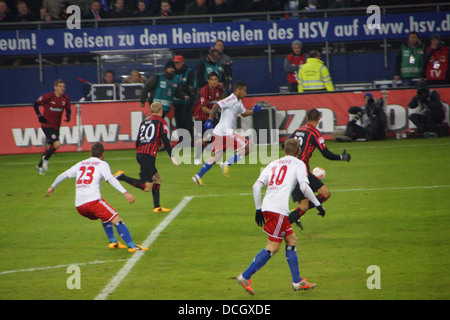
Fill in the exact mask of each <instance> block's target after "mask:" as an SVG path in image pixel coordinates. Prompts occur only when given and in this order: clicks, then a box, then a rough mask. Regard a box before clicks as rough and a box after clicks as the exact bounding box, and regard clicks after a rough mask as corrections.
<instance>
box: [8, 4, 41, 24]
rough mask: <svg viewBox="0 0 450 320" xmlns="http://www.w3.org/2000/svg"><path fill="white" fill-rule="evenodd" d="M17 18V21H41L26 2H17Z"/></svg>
mask: <svg viewBox="0 0 450 320" xmlns="http://www.w3.org/2000/svg"><path fill="white" fill-rule="evenodd" d="M16 7H17V16H16V18H15V19H14V20H15V21H21V22H24V21H37V20H39V19H38V18H37V17H36V15H35V14H33V13H32V12H31V11H30V9H28V6H27V4H26V3H25V2H23V1H19V2H17V5H16Z"/></svg>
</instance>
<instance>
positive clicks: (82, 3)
mask: <svg viewBox="0 0 450 320" xmlns="http://www.w3.org/2000/svg"><path fill="white" fill-rule="evenodd" d="M92 2H93V1H92V0H69V3H70V4H73V5H76V6H78V7H80V10H81V16H84V15H85V14H86V13H87V12H88V11H89V9H90V7H91V4H92Z"/></svg>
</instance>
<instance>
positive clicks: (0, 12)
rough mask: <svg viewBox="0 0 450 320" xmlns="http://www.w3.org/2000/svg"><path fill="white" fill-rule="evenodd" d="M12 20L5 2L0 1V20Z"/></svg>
mask: <svg viewBox="0 0 450 320" xmlns="http://www.w3.org/2000/svg"><path fill="white" fill-rule="evenodd" d="M13 20H14V19H13V16H12V15H11V12H10V10H9V8H8V5H7V4H6V2H5V1H0V22H11V21H13Z"/></svg>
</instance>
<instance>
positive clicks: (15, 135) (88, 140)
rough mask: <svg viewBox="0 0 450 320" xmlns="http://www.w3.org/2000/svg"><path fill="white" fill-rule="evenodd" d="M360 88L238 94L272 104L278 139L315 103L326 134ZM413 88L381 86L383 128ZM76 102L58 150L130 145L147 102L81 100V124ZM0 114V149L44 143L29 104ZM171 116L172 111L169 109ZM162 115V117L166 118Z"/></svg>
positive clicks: (36, 148)
mask: <svg viewBox="0 0 450 320" xmlns="http://www.w3.org/2000/svg"><path fill="white" fill-rule="evenodd" d="M437 91H438V92H439V93H440V95H441V100H442V101H443V102H444V105H445V108H446V109H447V115H446V116H447V119H446V121H447V122H448V120H449V112H448V110H449V109H448V105H447V103H450V88H439V89H437ZM371 92H372V94H373V96H374V98H376V99H377V98H382V97H383V92H382V91H371ZM364 93H365V92H355V93H353V92H334V93H324V94H292V95H272V96H256V97H247V98H245V99H244V105H245V106H246V108H247V109H248V108H251V107H253V105H255V104H256V103H257V102H258V101H265V102H267V103H269V104H270V105H272V106H274V107H276V109H277V117H276V118H277V121H276V123H277V128H276V129H279V133H280V140H284V138H285V137H287V136H289V135H290V134H291V133H292V132H294V130H295V129H297V128H298V127H299V126H300V125H302V124H303V123H304V122H305V117H306V112H307V111H308V110H310V109H312V108H319V109H320V111H321V112H322V121H321V123H320V124H319V129H320V130H321V131H322V133H323V134H324V136H325V138H326V139H330V138H331V134H332V132H333V131H334V130H336V128H339V127H341V128H342V127H345V125H346V124H347V121H348V119H349V117H348V108H349V107H351V106H361V105H364V99H363V95H364ZM415 93H416V92H415V90H414V89H405V90H390V91H386V92H385V93H384V94H385V98H386V101H387V106H386V113H387V116H388V130H389V131H390V132H400V131H404V130H406V129H408V128H409V127H410V126H411V123H410V122H409V121H408V109H407V105H408V103H409V101H410V100H411V98H412V97H413V96H414V95H415ZM75 114H76V106H75V105H72V115H73V116H72V120H71V121H70V122H69V123H66V122H63V123H62V126H61V129H60V141H61V143H62V147H61V148H60V149H59V150H58V151H59V152H73V151H77V150H78V140H79V139H78V138H79V136H80V134H81V136H82V137H83V140H82V141H83V143H82V144H81V149H82V150H83V151H88V150H89V149H90V146H91V144H92V143H94V142H97V141H100V142H102V143H103V144H104V146H105V149H107V150H113V149H134V148H135V143H134V141H135V139H136V137H137V134H138V131H137V130H138V128H139V124H140V122H141V121H142V120H143V119H144V118H145V116H146V115H148V114H149V109H148V105H146V107H145V108H144V109H143V108H141V107H140V106H139V103H138V102H109V103H85V104H81V115H82V116H81V126H78V125H77V117H76V116H75ZM0 117H1V119H4V121H3V122H2V126H1V127H0V135H1V138H2V144H1V146H0V154H20V153H40V152H43V149H44V146H45V136H44V133H43V132H42V130H41V129H40V123H39V122H38V119H37V116H36V114H35V112H34V110H33V107H32V106H25V107H3V108H0ZM169 118H170V119H172V114H169ZM166 120H168V119H166Z"/></svg>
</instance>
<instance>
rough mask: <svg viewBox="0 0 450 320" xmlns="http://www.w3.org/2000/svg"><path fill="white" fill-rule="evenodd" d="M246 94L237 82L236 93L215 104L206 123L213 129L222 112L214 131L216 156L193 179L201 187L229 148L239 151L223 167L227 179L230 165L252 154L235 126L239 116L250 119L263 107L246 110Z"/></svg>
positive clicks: (243, 87) (245, 88)
mask: <svg viewBox="0 0 450 320" xmlns="http://www.w3.org/2000/svg"><path fill="white" fill-rule="evenodd" d="M246 94H247V85H246V84H245V83H244V82H242V81H237V82H236V83H235V85H234V92H233V93H232V94H231V95H229V96H228V97H226V98H225V99H222V100H220V101H219V102H217V103H215V104H214V106H213V108H212V110H211V112H210V114H209V118H208V120H207V121H206V122H205V128H206V129H212V126H213V124H212V123H213V119H214V118H215V116H216V114H217V112H218V111H219V109H220V110H221V115H220V120H219V123H218V124H217V125H216V127H215V128H214V130H213V142H212V147H213V153H214V156H212V157H211V158H209V159H208V160H206V162H205V164H204V165H203V166H202V168H201V169H200V171H199V172H198V173H197V174H196V175H195V176H193V177H192V181H194V182H195V183H197V184H198V185H199V186H202V185H204V184H203V175H204V174H205V173H206V172H208V171H209V169H211V167H212V166H213V165H214V164H215V163H216V162H217V161H219V160H220V159H221V158H222V156H223V152H224V151H225V149H227V148H229V149H233V150H234V151H237V152H236V154H234V156H232V157H231V158H230V159H228V160H227V161H226V162H225V163H224V165H223V167H222V170H223V173H224V175H225V177H227V178H228V177H229V175H230V173H229V172H230V165H232V164H233V163H236V162H238V161H239V160H241V159H242V158H244V157H245V156H246V155H248V154H249V153H250V144H249V140H248V139H246V138H244V137H242V136H240V135H238V134H237V133H235V132H234V124H235V122H236V117H237V116H238V115H239V114H240V115H241V116H243V117H248V116H251V115H253V114H255V113H258V112H260V111H261V106H259V105H255V106H254V107H253V109H252V110H247V109H245V107H244V105H243V104H242V99H244V98H245V96H246Z"/></svg>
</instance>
